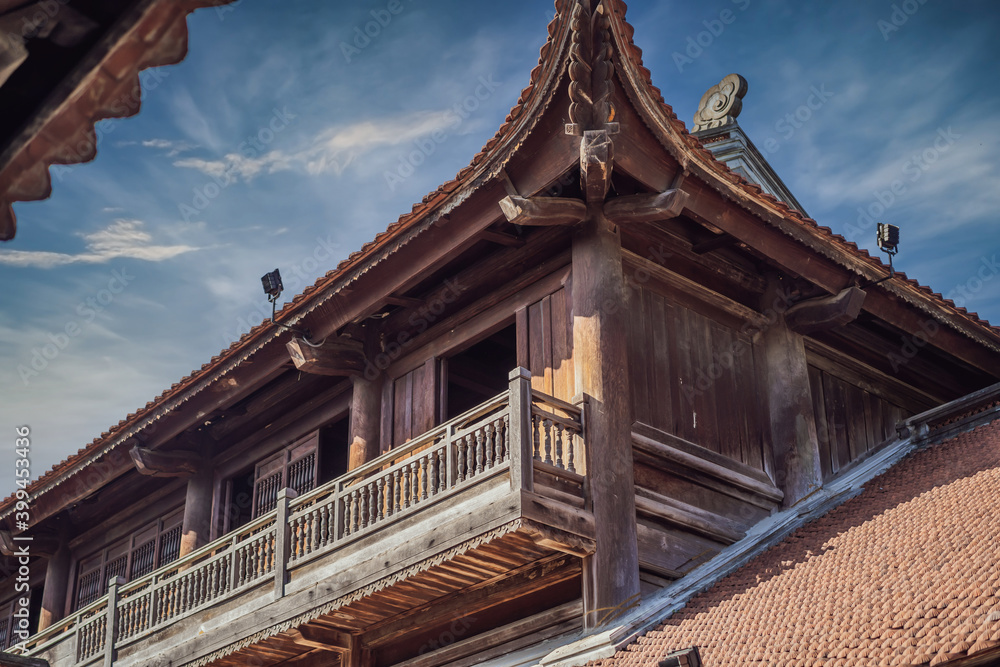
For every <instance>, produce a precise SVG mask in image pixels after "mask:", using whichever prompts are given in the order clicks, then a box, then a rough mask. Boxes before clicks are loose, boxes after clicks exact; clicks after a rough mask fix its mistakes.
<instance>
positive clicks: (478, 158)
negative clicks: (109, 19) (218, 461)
mask: <svg viewBox="0 0 1000 667" xmlns="http://www.w3.org/2000/svg"><path fill="white" fill-rule="evenodd" d="M227 1H231V0H227ZM564 1H568V0H558V1H557V6H559V5H560V4H561V3H562V2H564ZM216 4H218V2H217V3H216ZM561 26H562V24H561V21H560V15H559V14H557V15H556V16H555V18H553V20H552V21H551V22H550V23H549V25H548V38H547V39H546V42H545V44H543V45H542V47H541V49H540V52H539V59H538V65H537V66H536V67H535V68H534V69H532V71H531V75H530V79H529V82H528V85H527V86H526V87H525V88H524V89H523V90H522V91H521V94H520V95H519V97H518V99H517V102H516V104H515V105H514V107H513V108H512V109H511V110H510V112H509V113H508V114H507V116H506V118H505V119H504V123H503V125H501V126H500V128H499V129H498V130H497V132H496V134H495V135H494V136H493V138H492V139H490V140H489V141H487V142H486V145H485V146H484V147H483V149H482V150H481V151H480V152H479V153H477V154H476V155H475V157H473V159H472V162H471V163H470V164H469V165H468V166H467V167H465V168H463V169H462V170H461V171H459V172H458V174H457V175H456V176H455V178H454V179H452V180H450V181H448V182H446V183H444V184H443V185H441V186H440V187H438V188H437V189H436V190H434V191H433V192H431V193H429V194H427V195H426V196H425V197H424V198H423V199H422V200H421V202H420V203H418V204H414V205H413V207H412V210H411V211H410V212H409V213H405V214H403V215H400V216H399V218H398V219H397V220H396V222H394V223H392V224H390V225H389V226H388V228H386V230H385V231H384V232H381V233H379V234H378V235H376V236H375V238H374V239H373V240H372V241H369V242H368V243H365V244H364V245H363V246H362V247H361V249H360V250H358V251H356V252H353V253H351V254H350V255H349V256H348V257H347V259H344V260H343V261H341V262H340V263H339V264H338V265H337V267H336V268H335V269H333V270H331V271H328V272H327V273H326V275H324V276H323V277H321V278H319V279H318V280H317V281H316V282H315V283H314V284H313V285H311V286H309V287H306V288H305V289H304V290H303V291H302V292H301V293H300V294H298V295H296V296H295V297H294V298H293V299H292V301H291V302H290V303H287V304H285V306H284V307H283V308H282V309H281V311H279V313H278V315H277V317H276V319H277V320H279V321H282V322H295V321H297V319H298V318H300V317H302V316H304V315H305V314H307V313H308V312H309V311H310V310H311V309H312V308H315V307H317V306H319V305H321V304H322V303H323V302H325V301H326V300H328V299H329V298H331V297H332V296H333V294H335V293H336V291H337V290H339V289H340V288H342V287H343V286H345V285H346V284H348V283H349V282H350V281H351V280H352V279H353V276H352V272H354V271H357V274H360V273H363V271H364V267H363V266H362V265H363V264H371V263H372V262H373V260H374V261H377V260H375V259H374V258H375V257H376V255H378V254H379V253H380V252H386V253H391V252H393V251H394V250H395V249H398V247H400V246H401V245H402V244H403V243H405V240H402V239H403V236H404V234H406V233H407V232H410V231H412V230H413V229H414V228H415V227H417V226H418V225H419V224H420V223H421V222H422V221H424V220H426V219H427V218H428V216H429V215H431V214H433V213H435V212H440V210H441V209H442V207H443V205H444V204H446V203H447V202H448V201H449V199H450V198H452V197H453V196H454V195H455V194H456V193H458V192H459V191H460V190H462V189H463V188H466V187H469V186H471V185H473V184H474V182H475V181H476V180H477V179H480V180H482V179H483V172H484V169H485V168H486V166H488V165H487V162H488V161H489V160H490V158H492V157H494V155H495V154H496V153H498V151H499V148H501V147H502V146H503V145H504V143H505V142H507V141H509V140H511V139H512V138H513V136H514V135H515V134H516V132H515V131H516V130H519V129H522V128H523V127H525V126H528V127H530V126H531V125H533V123H532V122H530V119H528V118H526V116H525V114H526V112H527V110H529V109H532V108H534V107H542V108H544V107H545V106H547V100H546V99H545V98H546V96H550V94H551V92H552V90H553V88H554V82H553V80H552V79H555V78H557V76H558V75H559V74H561V71H557V70H559V65H560V64H561V63H562V59H563V46H562V42H563V41H564V37H565V34H564V33H563V34H562V36H561V37H560V34H561V33H560V30H561V29H562V30H563V31H565V30H566V26H562V27H561ZM544 84H547V85H544ZM536 120H537V119H536ZM490 166H493V167H494V171H496V170H498V169H499V166H496V165H490ZM500 166H502V165H500ZM490 175H491V176H492V175H495V174H490ZM394 243H397V245H396V246H395V248H394V247H393V244H394ZM281 332H282V329H280V328H279V327H277V326H275V325H274V324H272V323H271V322H270V321H269V320H264V321H263V322H262V323H261V324H259V325H257V326H255V327H253V328H252V329H251V330H250V331H249V332H247V333H245V334H243V335H242V336H241V337H240V338H239V340H237V341H234V342H233V343H232V344H231V345H230V346H229V347H228V348H226V349H225V350H223V351H222V352H220V353H219V354H218V355H216V356H214V357H212V359H211V360H210V361H209V362H207V363H205V364H203V365H202V366H201V368H200V369H198V370H196V371H194V372H192V373H191V374H189V375H188V376H186V377H184V378H182V379H181V380H180V381H179V382H176V383H174V384H173V385H171V386H170V388H169V389H167V390H166V391H164V392H162V393H161V394H160V395H159V396H157V397H156V398H154V399H153V400H152V401H150V402H148V403H146V405H145V406H144V407H143V408H141V409H139V410H137V411H136V412H134V413H130V414H129V415H128V416H127V417H125V418H124V419H122V420H121V421H119V422H118V424H116V425H115V426H112V427H111V428H110V429H109V430H107V431H105V432H104V433H102V434H101V435H100V436H99V437H97V438H94V440H93V441H92V442H91V443H89V444H88V445H87V446H86V447H84V448H82V449H80V450H78V451H77V453H76V454H75V455H72V456H70V457H68V458H66V459H65V460H63V461H62V462H60V463H58V464H56V465H55V466H53V467H52V468H51V469H50V470H49V471H48V472H46V473H45V474H44V475H42V476H41V477H39V478H38V479H36V480H35V481H34V482H32V484H31V485H30V486H29V488H28V491H29V493H32V494H37V493H40V492H44V491H45V490H46V487H48V486H51V485H54V484H59V483H61V482H62V481H64V480H65V479H66V478H68V476H70V475H72V474H73V473H74V472H76V471H75V470H74V468H75V467H76V466H79V465H81V464H85V463H87V462H88V461H92V460H94V459H95V458H96V457H97V456H99V455H101V454H102V453H104V452H106V451H108V450H109V449H110V448H112V447H113V446H114V445H115V444H117V443H118V442H120V441H122V440H123V439H125V438H127V437H129V435H130V434H131V433H133V432H135V431H137V430H140V429H141V428H143V427H144V426H145V425H146V424H148V423H151V422H152V421H155V420H156V419H158V418H160V417H161V416H162V415H163V414H166V413H167V412H169V411H170V410H171V409H174V408H175V407H176V406H177V405H179V404H181V403H183V402H186V401H187V400H188V399H190V398H191V397H192V396H193V395H194V394H196V393H198V392H199V391H201V390H202V389H204V388H205V387H206V386H207V385H208V383H211V382H213V381H216V380H218V379H220V378H221V377H223V376H225V375H226V374H228V373H229V372H231V370H232V369H233V368H234V367H235V366H236V365H238V364H239V363H240V362H241V361H243V360H245V359H247V358H248V357H250V356H252V355H253V354H255V353H256V352H258V351H259V350H260V349H261V347H263V345H264V344H266V343H267V342H268V341H269V340H271V339H272V338H273V337H274V336H275V335H278V334H280V333H281ZM13 502H14V496H13V495H11V496H9V497H8V498H6V499H5V500H3V501H2V502H0V514H5V513H7V512H9V511H10V509H11V507H12V506H13Z"/></svg>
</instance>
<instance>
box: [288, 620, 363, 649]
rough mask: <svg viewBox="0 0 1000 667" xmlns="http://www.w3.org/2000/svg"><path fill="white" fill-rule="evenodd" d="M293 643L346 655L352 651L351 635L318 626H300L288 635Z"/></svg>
mask: <svg viewBox="0 0 1000 667" xmlns="http://www.w3.org/2000/svg"><path fill="white" fill-rule="evenodd" d="M285 634H286V635H287V637H288V638H289V639H290V640H291V641H292V643H294V644H297V645H299V646H305V647H307V648H314V649H320V650H322V651H333V652H335V653H340V654H344V653H347V652H348V651H350V650H351V635H350V634H348V633H346V632H341V631H339V630H334V629H333V628H324V627H320V626H317V625H309V624H308V623H307V624H305V625H300V626H299V627H297V628H292V629H291V630H288V631H287V632H286V633H285Z"/></svg>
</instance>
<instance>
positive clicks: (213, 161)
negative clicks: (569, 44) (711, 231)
mask: <svg viewBox="0 0 1000 667" xmlns="http://www.w3.org/2000/svg"><path fill="white" fill-rule="evenodd" d="M389 5H390V2H389V1H388V0H374V1H372V2H351V3H342V2H319V1H313V0H295V1H293V2H282V3H278V2H273V1H272V2H267V1H266V0H240V1H239V2H237V3H236V4H235V5H234V6H230V7H225V8H218V9H215V8H210V9H204V10H199V11H198V12H196V13H195V14H193V15H192V16H191V17H190V18H189V21H188V23H189V28H190V32H191V39H190V45H191V47H190V53H189V55H188V57H187V59H186V60H185V61H184V62H183V63H181V64H179V65H176V66H171V67H167V68H161V69H159V70H156V71H153V72H148V73H147V74H145V75H144V76H143V78H144V81H145V83H146V90H145V94H144V99H143V103H142V111H141V112H140V114H139V115H138V116H136V117H133V118H129V119H114V120H108V121H103V122H102V123H101V124H100V126H99V133H100V137H101V139H100V143H99V147H98V156H97V159H96V160H94V161H93V162H92V163H90V164H86V165H79V166H72V167H59V168H55V169H54V178H53V185H54V194H53V196H52V197H51V198H50V199H49V200H46V201H44V202H35V203H21V204H17V205H16V206H15V210H16V213H17V216H18V221H19V225H18V226H19V229H18V234H17V238H16V239H15V240H14V241H13V242H10V243H6V244H2V245H0V280H3V281H4V283H5V284H6V285H7V286H8V287H7V289H6V290H5V292H6V294H5V296H4V298H3V300H2V302H0V309H2V315H3V316H2V320H0V382H2V387H3V396H2V404H3V410H2V415H3V422H4V428H5V430H6V432H7V433H8V434H10V433H11V431H12V429H11V428H10V427H12V426H14V425H22V424H27V425H29V426H30V427H31V429H32V434H33V439H32V443H33V445H32V446H33V456H32V468H33V476H38V475H40V474H42V473H43V472H44V471H45V470H47V469H48V468H49V467H51V466H52V465H53V464H55V463H57V462H58V461H60V460H62V459H63V458H65V457H66V456H68V455H69V454H71V453H73V452H75V451H76V450H77V449H78V448H80V447H83V446H85V445H86V444H87V443H89V442H90V441H91V440H92V439H93V438H94V437H95V436H98V435H99V434H100V433H101V432H102V431H104V430H106V429H107V428H108V427H110V426H111V425H112V424H115V423H117V422H118V421H119V420H120V419H122V418H123V417H125V415H127V414H128V413H129V412H133V411H135V410H136V409H138V408H140V407H141V406H143V405H145V403H146V402H147V401H149V400H151V399H152V398H154V397H155V396H156V395H158V394H159V393H160V392H161V391H162V390H164V389H165V388H167V387H169V386H170V385H171V384H172V383H174V382H177V381H178V380H179V379H180V378H182V377H183V376H185V375H187V374H188V373H189V372H190V371H191V370H192V369H195V368H198V367H200V366H201V364H203V363H205V362H206V361H208V360H209V359H210V357H211V356H212V355H214V354H217V353H218V352H219V350H221V349H223V348H224V347H226V346H228V344H229V343H230V342H231V341H232V340H235V339H236V338H238V337H239V335H240V334H242V333H243V332H245V331H246V330H248V329H249V327H250V326H252V325H254V324H257V323H259V322H260V321H261V320H262V319H263V318H264V316H265V314H266V311H267V302H266V300H265V299H264V297H263V294H262V292H261V289H260V281H259V278H260V276H261V275H262V274H263V273H265V272H267V271H270V270H272V269H274V268H275V267H278V268H280V269H281V272H282V275H283V277H284V282H285V286H286V292H285V295H284V298H288V299H290V298H291V297H292V296H293V295H294V294H295V293H296V292H298V291H300V290H301V289H302V288H303V287H304V286H305V285H307V284H309V283H311V282H312V281H313V280H315V279H316V278H317V277H318V276H319V275H321V274H322V273H324V272H325V271H327V270H328V269H330V268H332V267H333V266H335V264H336V263H337V262H338V261H339V260H340V259H342V258H344V257H346V256H347V254H349V253H350V252H351V251H353V250H356V249H358V248H359V247H360V246H361V245H362V244H363V243H364V242H365V241H367V240H369V239H371V238H372V237H373V236H374V235H375V234H376V233H377V232H378V231H380V230H383V229H384V228H385V227H386V226H387V225H388V224H389V223H391V222H393V221H394V220H395V219H396V217H397V216H398V215H399V214H400V213H403V212H405V211H408V210H409V209H410V206H411V205H412V204H413V203H414V202H417V201H419V200H420V199H421V198H422V197H423V195H424V194H426V193H427V192H429V191H431V190H433V189H434V188H436V187H437V186H438V185H439V184H440V183H441V182H443V181H445V180H448V179H450V178H452V177H453V176H454V174H455V173H456V172H457V171H458V170H460V169H461V168H462V167H464V166H465V165H466V164H468V162H469V161H470V159H471V158H472V156H473V155H474V154H475V153H476V152H478V151H479V149H480V148H481V147H482V145H483V144H484V143H485V142H486V141H487V140H488V139H489V138H490V137H491V136H492V135H493V133H494V132H495V131H496V128H497V127H499V126H500V124H501V123H502V122H503V119H504V117H505V115H506V114H507V112H508V111H509V109H510V107H511V106H512V105H513V104H514V103H515V102H516V100H517V97H518V95H519V93H520V90H521V89H522V87H523V86H524V85H525V84H526V83H527V81H528V75H529V72H530V71H531V69H532V68H533V67H534V66H535V64H536V63H537V59H538V49H539V47H540V46H541V45H542V43H543V42H544V39H545V36H546V30H545V28H546V25H547V23H548V21H549V20H550V18H551V17H552V15H553V9H552V4H551V3H549V2H538V1H537V0H536V1H535V2H528V1H525V0H512V1H509V2H506V3H504V4H503V10H502V11H499V12H498V11H496V9H495V8H496V7H497V6H498V5H496V4H493V3H490V4H487V3H483V2H461V1H458V0H441V1H436V2H431V1H430V0H401V7H402V9H401V11H400V12H399V13H398V14H389V13H387V12H386V9H387V8H388V7H389ZM372 12H374V14H373V13H372ZM387 16H388V17H390V20H388V21H386V17H387ZM628 16H629V19H630V21H631V22H632V23H633V25H634V26H635V27H636V35H635V40H636V43H637V44H639V45H640V46H641V47H642V48H643V50H644V57H645V63H646V66H647V67H649V68H650V69H651V70H652V72H653V81H654V83H656V85H658V86H659V87H660V88H661V89H662V91H663V93H664V96H665V97H666V99H667V102H668V103H670V104H671V105H672V106H673V108H674V110H675V111H676V112H677V114H678V116H679V117H680V118H681V119H682V120H683V121H684V122H685V123H687V124H688V125H689V126H690V122H691V117H692V116H693V114H694V112H695V110H696V107H697V104H698V100H699V99H700V98H701V95H702V94H703V93H704V91H705V90H707V89H708V88H709V87H710V86H712V85H714V84H715V83H717V82H718V81H719V80H720V79H721V78H722V77H723V76H725V75H726V74H729V73H730V72H738V73H740V74H742V75H743V76H744V77H745V78H746V79H747V80H748V81H749V84H750V91H749V93H748V94H747V96H746V98H745V99H744V107H743V113H742V115H741V116H740V124H741V125H742V127H743V128H744V129H745V130H746V132H747V133H748V134H749V135H750V137H751V138H752V139H753V140H754V142H755V143H756V144H757V146H758V147H759V148H761V149H762V150H764V146H765V144H766V145H768V146H770V147H771V150H770V151H769V152H767V155H766V157H767V158H768V159H769V161H770V162H771V164H772V165H773V166H774V168H775V169H776V171H777V172H778V174H779V175H780V176H781V177H782V178H783V179H784V181H785V183H786V184H787V185H788V187H789V188H790V189H791V190H792V192H794V193H795V195H796V197H797V198H798V199H799V201H800V202H801V203H802V205H803V206H804V207H805V209H806V210H807V211H808V212H809V214H810V215H811V216H812V217H814V218H815V219H816V220H818V221H819V222H820V224H823V225H827V226H829V227H832V228H833V229H834V230H835V231H837V232H839V233H843V234H844V235H845V236H847V237H848V238H851V239H852V240H855V241H857V242H858V243H859V244H861V245H862V246H865V247H872V246H874V243H873V242H872V241H873V238H874V229H873V227H872V225H871V223H870V222H869V221H868V217H866V216H865V215H862V214H863V213H865V212H869V213H875V214H876V217H877V218H878V219H879V220H884V221H887V222H891V223H893V224H897V225H899V226H900V227H901V228H902V239H903V241H902V251H901V253H900V254H899V255H898V256H897V258H896V265H897V267H899V268H901V269H903V270H905V271H906V272H907V273H908V274H909V275H910V276H911V277H916V278H918V279H919V280H920V281H921V282H923V283H925V284H930V285H931V286H932V287H934V289H935V290H937V291H940V292H943V293H945V294H946V295H951V296H953V297H954V298H956V300H958V301H959V302H960V303H961V304H963V305H965V306H967V307H969V308H970V309H972V310H976V311H978V312H979V313H980V314H981V315H983V316H984V317H986V318H987V319H990V320H991V321H994V322H1000V277H998V276H997V275H996V274H997V272H1000V266H998V265H997V264H996V263H995V259H996V258H995V255H996V254H1000V235H998V233H997V232H996V231H995V230H996V229H997V223H998V222H1000V221H998V213H997V212H998V210H1000V188H998V187H997V177H998V162H1000V157H998V156H1000V150H998V149H1000V93H998V86H997V85H996V83H995V81H994V78H995V76H996V74H997V72H998V71H1000V67H998V65H1000V47H998V46H997V39H996V35H998V34H1000V5H998V4H997V3H995V2H987V1H982V2H944V1H943V0H924V1H923V2H921V0H907V1H906V2H895V3H892V2H881V1H874V2H873V1H871V0H866V1H865V2H861V1H858V0H850V1H843V2H838V3H816V2H809V3H791V2H787V3H785V2H773V1H768V0H709V1H702V2H667V1H662V0H661V1H655V2H654V1H652V0H645V1H639V0H636V1H634V2H632V3H631V4H630V7H629V13H628ZM378 17H381V18H382V20H383V22H384V23H385V25H383V26H380V28H379V31H378V34H377V36H375V37H374V38H371V39H370V40H369V41H368V43H365V42H364V41H361V40H359V41H357V42H355V38H356V37H357V35H358V33H359V32H360V31H363V30H364V28H365V26H366V24H367V23H369V22H370V21H373V20H374V19H375V18H378ZM373 32H374V30H373ZM477 92H478V99H477V98H476V97H475V96H476V95H477ZM817 92H819V93H822V94H821V95H818V96H817V95H816V93H817ZM470 96H473V97H472V99H473V100H474V101H475V102H476V103H475V104H466V105H465V108H466V109H468V108H470V107H475V108H474V109H473V110H471V111H465V110H462V111H461V112H456V110H455V107H456V105H462V104H463V102H466V101H467V100H468V98H469V97H470ZM810 96H813V97H810ZM820 100H822V102H820ZM810 102H812V108H810V106H809V103H810ZM435 131H439V133H438V134H436V135H435V136H437V137H438V138H439V139H440V137H441V133H443V134H444V137H445V138H444V140H443V141H433V140H431V139H430V137H431V136H432V133H434V132H435ZM768 139H771V140H773V141H771V142H769V143H768ZM414 150H418V151H420V152H421V153H422V154H424V155H426V160H425V161H424V162H423V163H422V164H420V165H418V166H416V167H415V168H412V169H410V168H408V165H406V166H402V165H401V161H402V160H405V159H406V156H408V155H410V154H411V153H412V152H413V151H414ZM880 209H881V210H880ZM46 355H47V356H46ZM8 441H9V442H10V443H11V445H12V443H13V436H12V435H11V436H10V437H9V438H8ZM11 449H12V446H11V447H6V448H0V470H8V471H11V475H10V476H9V478H0V491H2V490H3V489H8V490H9V489H11V488H13V486H14V484H13V464H12V459H13V452H12V451H9V450H11ZM3 495H6V493H4V494H3Z"/></svg>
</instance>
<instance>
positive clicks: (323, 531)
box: [316, 502, 330, 548]
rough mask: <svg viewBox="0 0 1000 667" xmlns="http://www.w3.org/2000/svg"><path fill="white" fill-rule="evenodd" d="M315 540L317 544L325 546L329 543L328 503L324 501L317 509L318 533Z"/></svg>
mask: <svg viewBox="0 0 1000 667" xmlns="http://www.w3.org/2000/svg"><path fill="white" fill-rule="evenodd" d="M317 537H318V539H317V542H316V545H317V548H318V547H319V546H324V547H325V546H326V545H327V544H329V543H330V503H328V502H324V503H323V506H322V507H321V508H320V509H319V534H318V536H317Z"/></svg>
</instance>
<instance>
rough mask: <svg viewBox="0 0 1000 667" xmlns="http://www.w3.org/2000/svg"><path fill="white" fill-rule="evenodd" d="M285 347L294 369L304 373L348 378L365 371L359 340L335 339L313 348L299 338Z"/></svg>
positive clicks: (362, 347)
mask: <svg viewBox="0 0 1000 667" xmlns="http://www.w3.org/2000/svg"><path fill="white" fill-rule="evenodd" d="M286 347H287V348H288V354H289V355H290V356H291V357H292V363H294V364H295V367H296V368H298V369H299V370H300V371H304V372H306V373H313V374H315V375H332V376H336V377H350V376H352V375H359V374H361V373H363V372H364V370H365V355H364V344H363V343H362V342H361V341H360V340H354V339H353V338H337V339H335V340H327V341H326V342H324V343H323V344H322V345H321V346H319V347H313V346H312V345H309V344H308V343H306V342H305V341H304V340H302V339H301V338H293V339H292V340H290V341H288V343H287V344H286Z"/></svg>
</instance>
